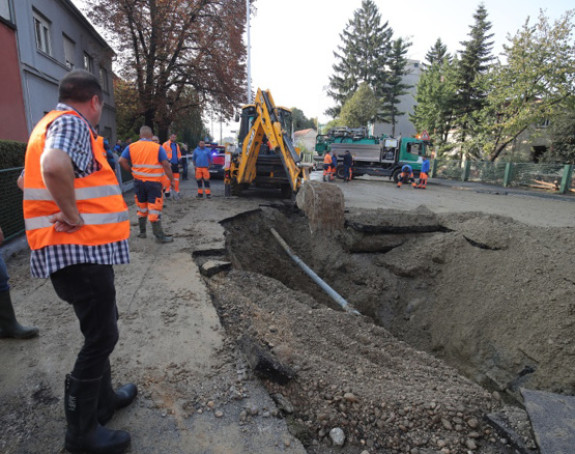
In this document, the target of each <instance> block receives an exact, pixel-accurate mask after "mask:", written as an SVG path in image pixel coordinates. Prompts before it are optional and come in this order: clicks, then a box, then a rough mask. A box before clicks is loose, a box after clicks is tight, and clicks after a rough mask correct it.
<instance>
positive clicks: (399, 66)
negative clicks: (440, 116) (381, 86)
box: [378, 38, 413, 136]
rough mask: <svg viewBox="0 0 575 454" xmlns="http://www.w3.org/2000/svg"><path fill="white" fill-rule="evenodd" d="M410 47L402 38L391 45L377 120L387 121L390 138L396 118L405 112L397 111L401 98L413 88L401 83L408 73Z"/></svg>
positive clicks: (393, 132)
mask: <svg viewBox="0 0 575 454" xmlns="http://www.w3.org/2000/svg"><path fill="white" fill-rule="evenodd" d="M410 46H411V43H410V42H409V41H405V40H404V39H402V38H398V39H396V40H394V41H393V44H392V49H391V54H390V61H389V77H388V80H387V87H386V96H385V100H384V104H383V112H382V114H381V115H380V116H379V118H378V119H380V120H381V119H383V120H388V121H387V122H388V123H391V135H392V136H395V125H396V123H397V119H398V117H400V116H401V115H404V114H405V112H401V111H400V110H399V104H400V102H401V97H402V96H403V95H406V94H407V93H408V90H409V89H410V88H412V87H413V85H408V84H406V83H404V82H403V81H404V77H405V76H406V75H407V74H408V73H409V71H408V70H407V58H406V54H407V51H408V49H409V47H410Z"/></svg>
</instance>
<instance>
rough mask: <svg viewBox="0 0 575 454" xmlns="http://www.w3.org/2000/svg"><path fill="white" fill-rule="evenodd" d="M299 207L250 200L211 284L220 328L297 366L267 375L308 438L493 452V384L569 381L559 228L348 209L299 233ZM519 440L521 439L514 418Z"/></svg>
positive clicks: (565, 254)
mask: <svg viewBox="0 0 575 454" xmlns="http://www.w3.org/2000/svg"><path fill="white" fill-rule="evenodd" d="M301 216H302V215H301V214H298V213H296V212H286V211H284V212H281V211H280V210H277V209H265V210H263V212H262V214H261V215H259V214H257V213H251V214H250V215H249V216H248V217H246V218H244V219H242V220H240V219H237V220H235V221H234V222H233V223H231V224H230V225H228V246H229V251H230V257H231V259H232V262H233V263H234V268H235V269H236V270H244V271H234V272H232V273H230V274H229V275H228V276H227V277H225V278H224V277H222V276H219V277H218V278H217V279H214V280H212V282H211V284H210V285H211V290H212V293H213V296H214V299H215V301H216V305H217V307H218V310H219V312H220V316H221V317H222V320H223V322H224V324H225V325H226V326H227V327H228V329H229V331H230V333H231V334H232V335H233V336H240V335H241V334H242V333H245V332H249V333H250V335H251V336H252V337H253V338H255V339H259V341H260V342H261V344H262V345H263V346H267V348H269V349H270V351H271V352H272V353H274V354H275V356H276V357H277V358H280V359H281V360H282V361H285V362H286V364H289V365H290V366H292V367H295V368H296V369H297V370H298V377H297V379H296V380H294V381H292V382H291V383H290V384H289V385H287V386H279V385H277V384H274V383H272V382H269V383H268V387H269V390H270V392H272V393H275V394H281V395H283V396H284V397H286V398H287V400H288V401H289V402H290V403H291V405H292V406H293V407H294V413H293V414H292V417H291V418H292V423H293V425H294V428H295V429H296V430H298V431H299V432H300V435H301V438H302V439H303V440H304V441H306V440H307V445H308V449H310V450H311V451H312V452H322V451H321V449H327V448H326V446H327V445H329V443H327V444H325V443H321V442H322V441H326V440H328V438H329V437H328V433H329V430H330V429H331V428H333V427H341V428H342V429H343V430H344V432H345V433H346V436H347V439H348V442H349V443H350V445H349V446H350V447H349V449H350V450H349V451H348V452H354V451H353V446H356V447H362V446H367V447H368V448H369V449H374V450H375V452H388V451H387V450H389V452H411V453H416V452H418V453H426V452H437V451H440V452H445V453H446V452H451V453H455V452H467V451H466V450H472V451H475V452H484V453H491V452H493V453H495V452H497V453H503V452H506V449H508V448H506V442H507V441H508V440H504V441H503V442H502V441H501V439H500V438H499V437H498V436H495V434H494V432H493V430H492V429H491V428H490V427H489V426H487V425H486V424H485V423H483V422H482V417H483V416H484V415H485V414H486V413H489V412H492V411H499V410H501V409H502V408H503V403H502V402H501V401H500V400H499V396H501V395H503V397H505V396H506V395H511V396H518V393H517V390H518V388H519V387H520V386H526V387H530V388H537V389H545V390H550V391H555V392H572V391H573V388H572V379H571V376H570V375H571V374H570V369H569V366H568V365H569V364H571V362H572V360H573V357H572V355H573V350H572V349H571V348H570V347H569V339H570V338H571V335H570V330H571V327H572V322H571V321H570V320H569V318H568V317H565V315H568V314H569V313H570V312H569V311H571V310H572V309H571V305H572V304H574V303H573V302H572V298H570V297H569V296H570V295H571V296H572V295H573V290H574V288H573V286H574V285H575V284H574V282H573V280H572V278H570V277H569V273H568V270H569V263H570V259H569V257H570V256H572V253H573V246H572V245H571V244H570V238H572V234H573V230H572V229H551V228H538V227H527V226H525V225H522V224H518V223H516V222H514V221H512V220H511V219H509V218H505V217H499V216H488V215H485V214H481V213H467V214H464V215H435V214H433V213H432V212H430V211H429V210H427V209H425V208H424V207H420V208H418V209H416V210H413V211H411V212H404V211H394V210H369V211H368V210H350V211H349V212H348V213H347V214H346V220H347V228H346V229H345V231H343V232H341V233H340V234H336V235H334V236H326V235H322V236H312V235H310V234H309V229H308V228H307V225H306V223H305V219H302V217H301ZM269 226H274V227H275V228H276V229H277V230H278V231H279V232H280V234H281V235H282V236H283V237H284V238H286V239H287V241H288V243H289V244H290V246H291V247H292V248H293V249H294V250H295V251H296V253H297V254H298V255H300V257H302V258H304V260H306V262H307V263H308V264H309V265H310V266H311V267H312V268H313V269H314V270H315V271H316V272H317V273H318V274H319V275H321V276H322V277H323V278H324V279H325V280H326V281H327V282H328V283H329V284H330V285H331V286H332V287H333V288H335V289H336V290H337V291H338V292H339V293H340V294H341V295H343V296H344V297H345V298H347V300H348V301H349V302H350V303H351V304H352V305H353V306H354V307H355V308H356V309H358V310H359V311H360V312H361V313H362V314H364V315H365V316H366V317H360V318H357V319H355V318H353V317H350V316H349V315H347V314H344V313H341V312H337V311H333V310H329V309H327V308H326V306H327V307H331V308H335V306H334V304H333V303H331V301H330V300H329V299H328V298H327V297H326V296H325V295H324V294H323V293H322V292H321V291H320V290H319V289H318V288H317V286H316V285H315V284H313V283H312V282H311V281H310V280H309V278H307V277H306V276H304V275H303V273H301V271H300V270H299V269H298V268H297V267H295V265H293V264H292V263H291V262H289V261H288V259H287V257H286V256H285V255H284V254H283V252H282V250H281V249H280V248H279V246H278V245H277V244H276V243H275V241H274V239H273V237H272V236H271V234H270V233H269ZM254 273H255V274H254ZM261 275H265V276H269V277H271V278H272V279H269V278H266V277H263V276H261ZM278 281H281V282H278ZM286 286H287V288H286ZM291 289H295V290H296V292H293V291H291ZM378 325H379V326H378ZM403 341H405V342H407V343H409V344H410V345H411V346H413V347H415V348H412V347H410V346H408V345H407V343H404V342H403ZM420 350H425V351H427V352H429V353H432V354H433V355H435V356H436V357H438V358H441V359H443V360H445V361H446V362H447V363H449V365H451V366H453V367H457V369H458V370H459V371H460V372H463V373H464V374H466V375H467V376H468V377H470V378H472V379H473V380H475V381H476V382H478V383H481V384H484V385H487V387H488V389H489V390H491V391H495V393H494V394H493V393H490V392H488V391H486V390H485V389H484V388H481V387H479V386H477V385H475V384H474V383H472V382H471V381H468V380H467V379H465V378H462V376H461V375H460V374H459V373H458V372H457V371H456V370H455V369H451V368H450V367H449V366H447V365H446V364H445V363H444V362H443V361H440V360H438V359H435V358H433V357H431V356H429V355H428V354H426V353H422V352H421V351H420ZM520 413H521V412H520ZM521 414H522V416H521V417H517V418H516V419H517V420H518V421H517V422H518V423H520V424H521V425H523V426H525V415H524V414H523V413H521ZM519 420H522V421H519ZM519 438H521V437H519ZM522 441H523V442H524V443H525V444H526V445H527V446H529V447H532V448H534V445H533V442H532V440H530V434H529V430H528V429H527V430H524V436H523V440H522ZM314 449H315V451H314ZM358 449H359V448H358ZM428 450H431V451H428Z"/></svg>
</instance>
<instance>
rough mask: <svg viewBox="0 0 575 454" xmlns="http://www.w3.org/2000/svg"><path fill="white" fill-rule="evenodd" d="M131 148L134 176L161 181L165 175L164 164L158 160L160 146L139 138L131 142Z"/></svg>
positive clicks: (139, 178)
mask: <svg viewBox="0 0 575 454" xmlns="http://www.w3.org/2000/svg"><path fill="white" fill-rule="evenodd" d="M129 150H130V161H132V175H133V176H134V178H136V179H137V180H142V181H157V182H158V183H160V182H161V181H162V177H163V176H164V166H163V165H162V164H161V163H160V161H158V153H159V152H160V146H159V145H158V144H157V143H154V142H151V141H149V140H138V141H137V142H134V143H132V144H130V148H129Z"/></svg>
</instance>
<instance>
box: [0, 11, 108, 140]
mask: <svg viewBox="0 0 575 454" xmlns="http://www.w3.org/2000/svg"><path fill="white" fill-rule="evenodd" d="M0 16H1V17H2V24H1V25H0V26H1V27H2V28H1V29H0V33H3V35H2V36H3V37H4V36H5V35H6V36H8V37H10V34H9V32H8V31H5V30H4V28H6V27H7V28H11V29H12V30H13V34H15V41H16V47H17V56H18V61H19V65H16V67H17V68H19V73H20V84H19V85H20V87H21V89H20V90H21V95H20V94H18V90H17V87H18V83H17V82H14V80H13V79H14V74H6V75H5V71H7V68H3V69H1V70H0V75H1V76H2V84H0V85H5V82H4V80H5V77H6V78H7V79H6V80H10V81H11V82H10V83H12V84H14V87H15V88H14V89H13V91H11V92H10V94H11V96H12V98H11V100H12V101H11V103H10V105H8V106H6V105H4V102H2V103H1V104H0V110H1V111H0V118H3V117H4V116H5V115H6V110H7V109H14V110H15V111H16V112H18V111H20V110H21V109H22V108H23V109H24V115H25V119H26V127H27V132H28V134H29V133H30V132H31V131H32V128H33V127H34V126H35V125H36V123H37V122H38V121H39V120H40V119H41V118H42V117H43V116H44V115H45V114H46V113H47V112H49V111H50V110H52V109H53V108H54V107H55V105H56V103H57V102H58V83H59V81H60V79H61V78H62V77H63V76H64V75H65V74H66V73H67V72H68V71H70V70H72V69H78V68H80V69H86V70H88V71H90V72H91V73H93V74H94V75H95V76H96V77H98V78H99V79H100V83H101V84H102V88H103V94H104V109H103V113H102V119H101V121H100V134H101V135H103V136H104V137H107V138H108V139H109V140H110V141H111V143H114V142H115V139H116V137H115V129H116V128H115V120H116V115H115V114H116V111H115V107H114V94H113V84H112V59H113V57H114V55H115V54H114V51H113V50H112V48H111V47H110V46H109V45H108V44H107V43H106V41H105V40H104V39H103V38H102V37H101V36H100V35H99V34H98V32H97V31H96V30H95V29H94V27H93V26H92V25H91V24H90V22H89V21H88V20H87V19H86V18H85V17H84V16H83V15H82V13H81V12H80V11H79V10H78V9H77V8H76V7H75V6H74V4H73V3H72V1H71V0H0ZM4 42H5V40H4V39H2V43H3V45H2V50H1V51H0V55H1V56H6V57H7V58H8V62H13V63H15V62H14V55H13V54H14V52H13V51H10V50H6V49H4V47H5V46H4ZM7 42H8V44H10V41H9V40H8V41H7ZM10 52H12V54H10ZM3 66H5V67H9V66H13V65H10V64H8V63H7V61H6V60H3ZM9 77H10V78H9ZM20 96H21V99H17V98H20ZM2 99H4V98H2ZM0 128H1V126H0ZM4 129H5V128H2V129H0V139H2V138H8V135H7V134H6V133H5V132H4ZM20 135H21V134H20ZM24 139H26V138H23V137H20V139H19V140H24Z"/></svg>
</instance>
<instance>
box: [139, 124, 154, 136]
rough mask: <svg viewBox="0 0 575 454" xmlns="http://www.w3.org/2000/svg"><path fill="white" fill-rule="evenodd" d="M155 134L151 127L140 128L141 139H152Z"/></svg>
mask: <svg viewBox="0 0 575 454" xmlns="http://www.w3.org/2000/svg"><path fill="white" fill-rule="evenodd" d="M153 135H154V133H153V132H152V128H150V127H149V126H145V125H144V126H142V127H141V128H140V138H141V139H151V138H152V137H153Z"/></svg>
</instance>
